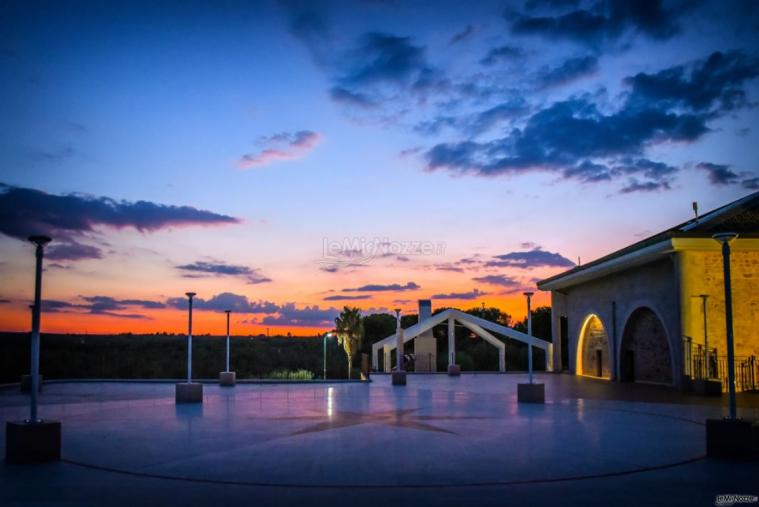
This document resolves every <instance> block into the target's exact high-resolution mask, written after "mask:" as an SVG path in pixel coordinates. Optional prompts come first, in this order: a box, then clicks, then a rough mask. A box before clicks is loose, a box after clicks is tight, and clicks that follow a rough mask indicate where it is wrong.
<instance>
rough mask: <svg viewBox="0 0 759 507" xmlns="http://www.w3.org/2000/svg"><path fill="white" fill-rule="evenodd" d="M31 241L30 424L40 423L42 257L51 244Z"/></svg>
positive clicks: (45, 239) (41, 238) (32, 238)
mask: <svg viewBox="0 0 759 507" xmlns="http://www.w3.org/2000/svg"><path fill="white" fill-rule="evenodd" d="M29 241H31V242H32V243H34V244H35V246H36V248H35V252H34V256H35V259H36V264H35V270H34V306H32V346H31V349H32V351H31V352H32V358H31V361H32V363H31V371H30V373H31V376H32V379H31V380H32V396H31V403H30V407H29V409H30V410H29V422H31V423H38V422H41V420H40V419H39V418H38V417H37V398H38V396H39V389H40V311H41V307H42V257H43V256H44V254H45V245H47V244H48V243H50V241H51V240H50V238H49V237H47V236H29Z"/></svg>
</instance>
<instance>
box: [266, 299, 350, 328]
mask: <svg viewBox="0 0 759 507" xmlns="http://www.w3.org/2000/svg"><path fill="white" fill-rule="evenodd" d="M339 313H340V312H339V310H337V309H336V308H319V306H317V305H314V306H305V307H303V308H296V307H295V303H285V304H284V305H282V306H280V307H279V310H278V311H277V315H267V316H266V317H264V318H263V319H262V320H261V323H262V324H265V325H271V326H314V327H328V326H334V325H335V317H337V316H338V314H339Z"/></svg>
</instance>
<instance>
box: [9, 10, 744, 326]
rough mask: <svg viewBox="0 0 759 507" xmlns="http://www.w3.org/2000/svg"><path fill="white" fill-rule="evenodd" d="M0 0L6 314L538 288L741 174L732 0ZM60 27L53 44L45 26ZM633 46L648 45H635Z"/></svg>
mask: <svg viewBox="0 0 759 507" xmlns="http://www.w3.org/2000/svg"><path fill="white" fill-rule="evenodd" d="M588 3H589V2H580V1H578V2H554V3H552V2H539V1H534V0H533V1H527V2H519V3H516V2H514V3H508V2H506V3H504V2H488V1H483V2H477V3H475V4H473V5H463V4H460V3H457V2H421V3H414V4H411V3H398V4H395V3H392V2H364V3H348V2H338V1H335V2H325V3H320V4H311V3H308V2H276V1H271V2H267V1H265V2H258V3H255V4H252V5H251V4H248V3H244V2H234V1H233V2H230V3H225V4H224V5H211V4H208V3H206V2H163V3H160V5H158V4H156V5H151V4H149V3H142V2H134V3H126V4H110V3H108V4H98V3H92V2H70V3H66V4H65V5H64V3H63V2H61V3H57V2H38V3H30V2H8V3H5V4H4V5H3V7H2V10H1V11H0V12H2V13H3V15H2V16H0V27H2V30H0V78H2V82H3V83H4V84H3V91H4V93H3V94H1V95H0V105H2V109H3V111H4V114H3V116H2V117H1V118H0V132H1V133H2V135H0V167H2V172H1V173H0V278H2V279H3V280H4V283H3V286H2V288H0V316H1V319H0V328H1V329H2V330H3V331H10V332H25V331H28V329H29V327H30V321H31V319H30V315H29V309H28V306H29V303H30V302H31V300H32V299H33V283H34V254H33V247H32V245H31V244H29V243H28V242H26V241H25V238H26V237H27V236H29V235H31V234H40V233H42V234H48V235H50V236H51V237H52V238H53V242H52V243H51V244H50V245H49V246H48V247H47V248H46V254H45V264H44V266H45V272H44V276H43V300H44V301H45V303H44V304H43V314H42V323H41V325H42V331H43V332H45V333H87V332H89V333H97V334H101V333H106V334H122V333H125V332H132V333H134V334H143V333H147V334H153V333H155V332H163V331H168V332H171V333H175V334H180V335H181V334H182V333H183V332H184V331H185V330H186V327H187V312H186V298H185V297H184V293H185V292H187V291H190V290H192V291H195V292H197V293H198V296H197V300H196V306H195V308H194V312H195V313H194V322H193V326H194V328H195V333H194V334H196V335H202V334H206V333H210V334H213V335H218V333H220V332H222V333H223V331H224V328H225V320H224V318H223V314H219V315H217V314H216V312H218V311H221V310H225V309H231V310H233V312H234V313H233V314H232V331H233V334H234V333H239V334H241V335H243V336H249V335H259V334H262V333H264V334H265V333H266V329H267V328H269V329H271V332H272V334H273V333H286V332H288V331H290V332H292V333H293V335H296V334H297V335H298V336H308V335H313V334H317V333H318V332H319V331H322V330H326V329H329V328H330V327H331V326H332V324H331V323H333V320H334V317H335V316H336V315H337V313H338V312H339V311H340V309H342V307H343V306H344V305H348V306H356V307H359V308H361V310H362V312H363V313H364V314H369V313H386V312H391V311H392V310H393V309H394V308H401V309H402V310H403V311H404V313H416V301H417V300H419V299H431V300H432V305H433V311H434V310H435V309H437V308H439V307H443V306H446V307H447V306H455V307H459V308H462V309H466V308H476V307H479V306H481V305H483V304H484V305H486V306H487V307H497V308H499V309H501V310H502V311H504V312H505V313H508V314H509V315H511V316H512V318H513V319H514V320H521V319H522V318H524V316H525V315H526V304H525V300H524V296H523V295H522V292H524V291H525V290H535V297H534V300H533V306H534V307H535V308H537V307H539V306H550V295H549V293H547V292H543V291H538V290H536V289H535V282H536V281H537V280H539V279H544V278H547V277H549V276H552V275H555V274H558V273H560V272H562V271H565V270H567V269H570V268H571V267H573V266H575V265H576V264H577V263H578V262H581V263H583V264H585V263H588V262H591V261H592V260H594V259H597V258H599V257H602V256H604V255H606V254H608V253H611V252H612V251H615V250H618V249H620V248H623V247H625V246H627V245H629V244H632V243H635V242H637V241H639V240H640V239H642V238H644V237H647V236H650V235H652V234H655V233H657V232H659V231H662V230H665V229H667V228H670V227H672V226H674V225H675V224H678V223H681V222H684V221H686V220H688V219H691V218H692V217H693V210H692V208H691V203H692V202H698V205H699V212H700V213H705V212H707V211H709V210H711V209H714V208H717V207H720V206H722V205H724V204H726V203H728V202H731V201H734V200H736V199H739V198H741V197H743V196H745V195H749V194H751V193H752V192H755V191H756V190H758V189H759V169H758V168H757V167H756V162H755V160H756V159H757V155H759V131H758V130H757V129H756V128H755V125H757V120H759V108H757V107H756V104H757V103H759V83H758V82H757V77H759V36H757V33H758V31H757V26H759V23H758V22H757V19H759V17H757V14H756V12H754V11H756V9H753V10H752V9H750V8H749V9H746V5H747V4H745V3H743V2H740V1H737V0H736V1H735V2H727V3H723V2H701V3H699V2H683V3H677V2H674V3H666V2H665V3H662V2H650V3H646V4H636V3H634V2H632V3H630V4H629V5H628V4H624V3H623V2H622V3H619V4H618V5H617V7H618V8H617V9H611V8H609V9H607V11H603V12H602V13H600V14H599V13H596V14H597V15H596V17H595V18H594V19H595V21H596V22H597V23H595V24H593V26H586V27H585V29H584V30H576V28H577V27H573V26H571V23H570V21H571V20H572V19H576V18H573V17H572V16H573V15H576V14H577V12H586V11H581V10H579V9H580V7H579V6H582V5H585V4H588ZM61 41H65V44H61ZM653 51H655V54H656V58H651V54H653V53H652V52H653Z"/></svg>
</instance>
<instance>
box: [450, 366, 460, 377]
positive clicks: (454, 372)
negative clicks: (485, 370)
mask: <svg viewBox="0 0 759 507" xmlns="http://www.w3.org/2000/svg"><path fill="white" fill-rule="evenodd" d="M459 375H461V366H460V365H458V364H449V365H448V376H450V377H458V376H459Z"/></svg>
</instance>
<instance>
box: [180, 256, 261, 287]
mask: <svg viewBox="0 0 759 507" xmlns="http://www.w3.org/2000/svg"><path fill="white" fill-rule="evenodd" d="M176 268H177V269H179V270H181V271H184V272H186V273H188V275H187V276H189V277H194V276H203V275H224V276H234V277H238V278H242V279H243V280H245V281H246V282H248V283H250V284H258V283H266V282H271V278H268V277H266V276H264V275H262V274H261V273H259V271H258V270H257V269H254V268H249V267H248V266H238V265H234V264H226V263H224V262H206V261H198V262H193V263H192V264H183V265H180V266H176Z"/></svg>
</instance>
